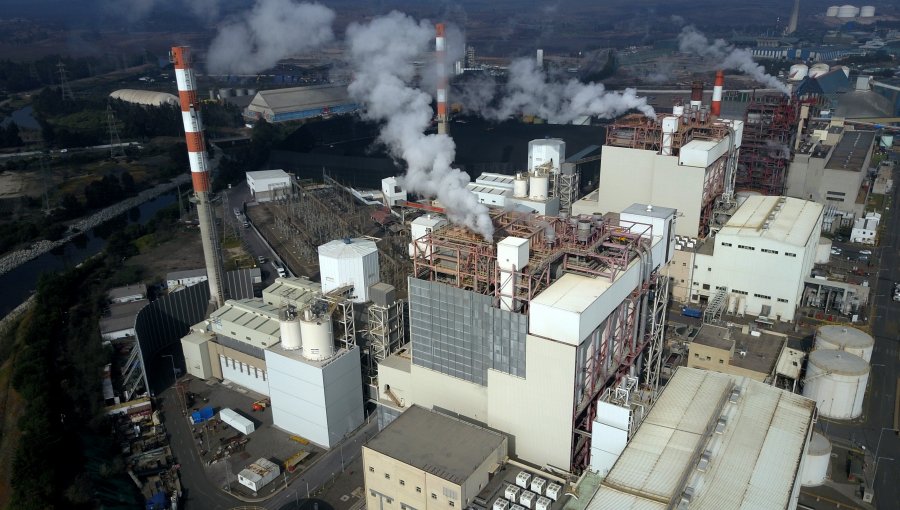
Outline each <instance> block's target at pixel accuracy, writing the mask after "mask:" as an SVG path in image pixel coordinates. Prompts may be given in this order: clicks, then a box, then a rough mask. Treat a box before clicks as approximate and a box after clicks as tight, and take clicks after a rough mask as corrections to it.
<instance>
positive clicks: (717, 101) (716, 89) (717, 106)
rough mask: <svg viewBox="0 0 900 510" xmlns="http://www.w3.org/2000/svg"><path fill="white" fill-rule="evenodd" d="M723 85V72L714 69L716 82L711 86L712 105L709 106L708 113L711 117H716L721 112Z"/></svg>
mask: <svg viewBox="0 0 900 510" xmlns="http://www.w3.org/2000/svg"><path fill="white" fill-rule="evenodd" d="M724 87H725V72H724V71H716V83H715V86H713V95H712V105H710V107H709V113H711V114H712V115H713V117H718V116H719V114H720V113H721V112H722V89H723V88H724Z"/></svg>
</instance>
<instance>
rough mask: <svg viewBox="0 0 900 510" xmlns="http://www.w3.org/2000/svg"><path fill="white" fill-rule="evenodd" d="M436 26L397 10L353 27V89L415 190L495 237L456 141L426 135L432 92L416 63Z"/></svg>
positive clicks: (349, 36) (349, 51) (452, 217)
mask: <svg viewBox="0 0 900 510" xmlns="http://www.w3.org/2000/svg"><path fill="white" fill-rule="evenodd" d="M433 37H434V27H433V26H432V25H430V24H428V23H427V22H425V21H421V22H418V23H417V22H416V21H415V20H414V19H412V18H410V17H409V16H407V15H405V14H403V13H400V12H397V11H394V12H392V13H390V14H388V15H386V16H382V17H379V18H375V19H374V20H372V21H371V22H369V23H368V24H358V23H352V24H351V25H350V26H348V27H347V37H346V39H347V40H346V43H347V54H348V57H349V59H350V63H351V66H352V67H353V71H354V79H353V81H352V82H351V83H350V86H349V87H348V90H349V92H350V95H351V97H353V98H355V99H356V100H358V101H359V102H360V103H361V104H363V105H364V106H365V112H364V114H363V115H364V116H365V117H367V118H369V119H371V120H375V121H378V122H381V123H383V125H382V129H381V134H380V135H379V139H380V140H381V141H382V142H383V143H384V144H385V145H386V146H387V147H388V149H389V150H390V152H391V154H392V155H393V156H394V157H397V158H400V159H402V160H403V161H404V162H406V165H407V172H406V175H405V176H404V179H403V180H404V183H405V184H406V186H407V188H408V189H409V190H410V191H413V192H416V193H421V194H423V195H427V196H431V197H437V199H438V200H439V201H440V202H441V203H442V204H443V205H444V207H445V208H446V210H447V216H448V218H449V219H450V221H453V222H454V223H459V224H463V225H465V226H467V227H469V228H471V229H472V230H474V231H476V232H478V233H479V234H481V235H482V236H484V238H485V239H491V238H492V237H493V233H494V227H493V224H492V223H491V219H490V216H489V215H488V209H487V207H486V206H485V205H483V204H479V203H478V199H477V198H476V197H475V195H474V194H473V193H472V192H470V191H469V190H468V189H467V188H466V185H467V184H468V183H469V176H468V175H466V174H465V173H464V172H462V171H460V170H459V169H456V168H452V167H451V166H450V165H451V163H452V162H453V158H454V156H455V154H456V145H455V144H454V143H453V140H452V139H451V138H450V137H449V136H447V135H440V134H425V130H426V128H427V127H428V125H429V123H430V121H431V118H432V115H433V113H432V110H431V96H430V95H429V94H427V93H425V92H423V91H421V90H419V89H417V88H415V87H413V86H412V85H411V83H412V81H413V80H414V78H415V75H416V71H415V67H414V66H413V64H412V62H413V60H414V59H416V58H418V57H420V56H421V55H422V53H423V52H425V51H427V48H428V46H429V43H430V41H431V39H432V38H433Z"/></svg>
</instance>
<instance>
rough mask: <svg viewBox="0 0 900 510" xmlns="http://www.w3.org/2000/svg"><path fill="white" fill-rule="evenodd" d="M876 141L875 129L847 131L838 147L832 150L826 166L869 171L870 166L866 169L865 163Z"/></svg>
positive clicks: (835, 168)
mask: <svg viewBox="0 0 900 510" xmlns="http://www.w3.org/2000/svg"><path fill="white" fill-rule="evenodd" d="M874 142H875V132H874V131H847V132H845V133H844V136H842V137H841V141H840V142H838V144H837V147H835V148H834V150H833V151H832V152H831V157H830V158H829V159H828V163H827V164H826V165H825V168H827V169H828V170H847V171H850V172H860V171H867V170H868V168H865V169H864V168H863V165H864V164H865V162H866V157H867V156H868V155H869V150H871V148H872V143H874Z"/></svg>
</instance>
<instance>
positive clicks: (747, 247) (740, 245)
mask: <svg viewBox="0 0 900 510" xmlns="http://www.w3.org/2000/svg"><path fill="white" fill-rule="evenodd" d="M738 248H743V249H745V250H750V251H755V250H756V248H754V247H752V246H746V245H743V244H739V245H738Z"/></svg>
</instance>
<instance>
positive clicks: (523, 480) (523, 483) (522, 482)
mask: <svg viewBox="0 0 900 510" xmlns="http://www.w3.org/2000/svg"><path fill="white" fill-rule="evenodd" d="M530 481H531V473H529V472H527V471H520V472H519V474H517V475H516V485H518V486H519V487H521V488H523V489H528V482H530Z"/></svg>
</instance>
